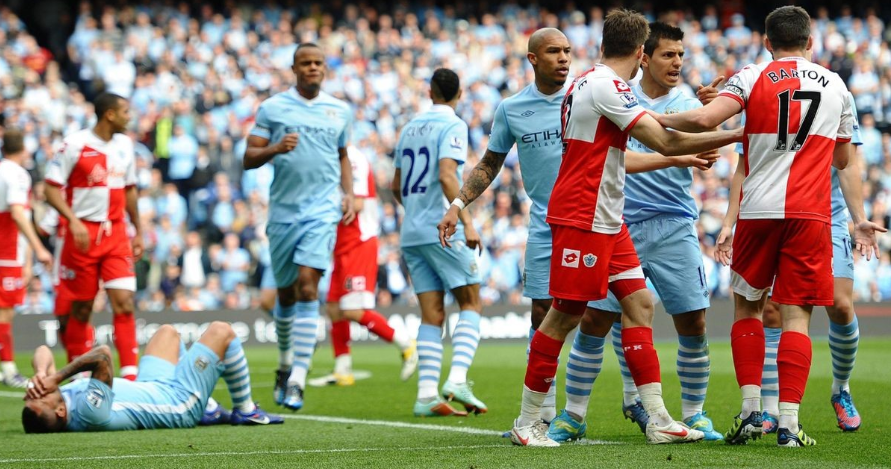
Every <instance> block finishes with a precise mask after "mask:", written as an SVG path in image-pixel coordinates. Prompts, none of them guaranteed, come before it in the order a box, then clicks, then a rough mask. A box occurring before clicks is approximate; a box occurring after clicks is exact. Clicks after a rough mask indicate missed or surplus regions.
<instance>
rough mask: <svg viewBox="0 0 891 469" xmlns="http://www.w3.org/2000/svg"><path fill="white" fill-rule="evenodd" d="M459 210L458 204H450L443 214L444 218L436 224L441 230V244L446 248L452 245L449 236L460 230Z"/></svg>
mask: <svg viewBox="0 0 891 469" xmlns="http://www.w3.org/2000/svg"><path fill="white" fill-rule="evenodd" d="M459 211H460V210H459V209H458V206H456V205H449V210H448V211H447V212H446V213H445V215H443V216H442V220H440V221H439V224H438V225H436V229H437V230H439V244H441V245H442V247H444V248H450V247H452V243H450V242H449V238H451V237H452V235H454V234H455V232H456V231H458V212H459Z"/></svg>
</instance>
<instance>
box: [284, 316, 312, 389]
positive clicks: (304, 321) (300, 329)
mask: <svg viewBox="0 0 891 469" xmlns="http://www.w3.org/2000/svg"><path fill="white" fill-rule="evenodd" d="M294 306H295V309H296V314H295V317H294V326H293V328H292V329H291V340H292V343H293V344H294V363H293V366H291V376H290V377H288V385H291V386H292V385H295V384H296V385H298V386H300V387H301V388H306V374H307V372H309V365H310V362H311V361H312V353H313V352H314V351H315V348H316V340H317V336H316V332H317V331H318V328H319V302H318V301H298V302H297V303H294Z"/></svg>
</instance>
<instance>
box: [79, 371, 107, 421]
mask: <svg viewBox="0 0 891 469" xmlns="http://www.w3.org/2000/svg"><path fill="white" fill-rule="evenodd" d="M75 399H76V403H75V408H76V409H77V411H78V412H77V415H78V418H80V420H81V422H82V423H83V424H84V425H86V426H87V427H90V428H95V427H103V426H105V425H107V424H108V423H109V422H110V421H111V404H112V401H113V400H114V393H113V392H112V390H111V388H110V387H108V385H107V384H105V383H103V382H102V381H99V380H97V379H92V378H90V383H89V384H88V385H87V389H86V390H85V391H83V392H81V393H80V394H78V395H77V397H75Z"/></svg>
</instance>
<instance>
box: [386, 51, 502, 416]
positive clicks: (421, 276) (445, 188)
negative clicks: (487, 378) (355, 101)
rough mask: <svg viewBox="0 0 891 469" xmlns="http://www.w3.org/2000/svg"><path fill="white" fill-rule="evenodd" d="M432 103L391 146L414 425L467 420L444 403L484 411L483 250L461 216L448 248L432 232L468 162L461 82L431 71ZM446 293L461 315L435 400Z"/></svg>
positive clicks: (466, 218) (467, 218)
mask: <svg viewBox="0 0 891 469" xmlns="http://www.w3.org/2000/svg"><path fill="white" fill-rule="evenodd" d="M430 99H432V100H433V107H431V108H430V110H429V111H427V112H425V113H423V114H420V115H418V116H415V117H414V118H412V120H411V121H409V123H408V124H406V125H405V127H403V128H402V133H401V134H400V136H399V142H398V144H397V145H396V159H395V166H396V174H395V175H394V176H393V182H392V184H391V188H392V190H393V194H394V196H395V197H396V201H397V202H399V203H400V204H402V205H403V206H404V207H405V218H404V221H403V223H402V232H401V240H400V241H401V247H402V255H403V257H404V258H405V263H406V264H407V265H408V270H409V274H410V275H411V280H412V284H413V285H414V291H415V293H416V294H417V295H418V303H419V304H420V306H421V326H420V328H419V329H418V339H417V340H418V355H419V359H420V367H419V370H420V371H419V373H418V398H417V401H416V402H415V405H414V414H415V416H419V417H425V416H446V415H467V414H466V413H465V412H459V411H456V410H455V409H453V408H452V407H451V406H450V405H449V404H448V403H447V402H446V401H444V400H443V397H445V398H447V399H449V400H454V401H457V402H459V403H461V404H463V405H464V407H465V408H466V409H467V410H468V411H472V412H475V413H477V414H479V413H484V412H486V411H487V410H488V409H487V407H486V404H484V403H483V402H482V401H480V400H479V399H477V398H476V396H474V395H473V391H472V389H471V383H470V382H469V381H468V380H467V370H468V369H469V368H470V365H471V364H472V363H473V357H474V355H475V354H476V349H477V346H478V345H479V340H480V313H481V312H482V304H481V303H480V290H479V288H480V275H479V267H478V266H477V263H476V257H475V255H474V250H475V249H477V248H479V249H480V250H482V245H481V244H480V237H479V234H478V233H477V232H476V229H475V228H474V226H473V222H472V220H471V219H470V216H469V215H468V214H467V213H462V216H461V224H463V230H461V232H459V233H458V235H457V236H456V237H455V239H454V240H453V241H452V242H451V243H450V244H448V245H447V246H441V245H440V242H439V239H438V234H437V231H436V223H437V221H439V220H440V219H441V218H442V216H443V215H444V214H445V211H446V209H447V206H448V205H447V204H448V201H449V200H454V199H455V197H457V196H458V191H459V190H460V189H461V168H462V166H463V164H464V161H465V160H466V159H467V151H468V148H467V135H468V130H467V124H466V123H465V122H464V121H462V120H461V119H460V118H459V117H458V116H457V115H455V107H456V106H457V105H458V101H459V100H460V99H461V86H460V82H459V80H458V75H457V74H455V72H453V71H451V70H448V69H445V68H440V69H437V70H436V71H434V72H433V77H432V78H431V79H430ZM459 226H460V225H459ZM446 247H448V248H447V249H446ZM446 290H449V291H451V292H452V295H454V297H455V300H456V301H457V303H458V305H459V306H460V308H461V313H460V314H459V315H458V322H457V324H456V325H455V330H454V331H453V332H452V343H453V345H454V351H453V355H452V366H451V370H450V371H449V377H448V379H447V380H446V382H445V384H444V385H443V387H442V392H441V393H440V392H439V391H438V388H439V377H440V370H441V368H442V326H443V324H444V321H445V306H444V304H443V300H444V296H445V291H446Z"/></svg>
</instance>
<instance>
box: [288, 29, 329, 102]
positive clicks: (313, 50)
mask: <svg viewBox="0 0 891 469" xmlns="http://www.w3.org/2000/svg"><path fill="white" fill-rule="evenodd" d="M327 70H328V66H327V64H326V63H325V54H324V53H322V48H321V47H319V46H318V45H316V44H313V43H311V42H304V43H303V44H300V45H299V46H297V50H296V51H294V65H292V66H291V71H293V72H294V76H295V77H297V88H298V89H303V90H306V91H310V92H312V93H313V94H314V93H317V92H318V91H319V90H320V89H321V88H322V81H324V80H325V72H326V71H327Z"/></svg>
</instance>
